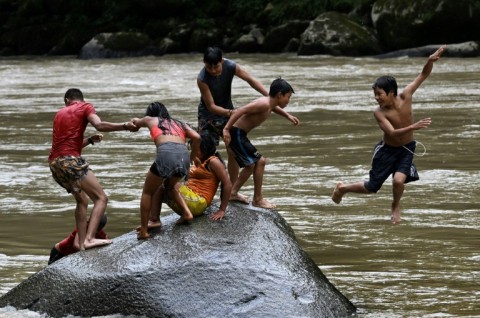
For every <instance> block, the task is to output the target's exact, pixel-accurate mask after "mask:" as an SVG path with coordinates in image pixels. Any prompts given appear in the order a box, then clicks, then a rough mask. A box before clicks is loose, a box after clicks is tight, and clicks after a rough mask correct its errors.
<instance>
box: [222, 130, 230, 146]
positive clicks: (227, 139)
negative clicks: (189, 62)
mask: <svg viewBox="0 0 480 318" xmlns="http://www.w3.org/2000/svg"><path fill="white" fill-rule="evenodd" d="M231 140H232V137H231V136H230V131H229V130H228V129H223V141H224V142H225V145H227V146H228V145H229V144H230V141H231Z"/></svg>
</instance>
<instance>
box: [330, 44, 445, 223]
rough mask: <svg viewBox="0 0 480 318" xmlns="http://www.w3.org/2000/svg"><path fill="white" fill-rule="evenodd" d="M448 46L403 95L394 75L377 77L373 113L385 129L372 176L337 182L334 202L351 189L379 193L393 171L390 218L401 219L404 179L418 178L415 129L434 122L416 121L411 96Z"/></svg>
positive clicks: (428, 63)
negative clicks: (366, 178)
mask: <svg viewBox="0 0 480 318" xmlns="http://www.w3.org/2000/svg"><path fill="white" fill-rule="evenodd" d="M445 47H446V46H442V47H440V48H439V49H438V50H437V51H436V52H435V53H433V54H432V55H430V56H429V58H428V60H427V62H426V64H425V65H424V67H423V69H422V72H421V73H420V74H419V75H418V76H417V77H416V78H415V79H414V80H413V81H412V82H411V83H410V84H408V85H407V86H406V87H405V88H404V90H403V92H402V93H400V95H397V82H396V80H395V78H393V77H391V76H382V77H379V78H378V79H377V80H376V81H375V83H374V84H373V86H372V88H373V93H374V94H375V100H376V101H377V103H378V107H377V108H376V109H375V111H374V116H375V119H376V120H377V123H378V125H379V127H380V129H381V130H382V131H383V140H381V141H380V142H379V143H378V144H377V145H376V146H375V150H374V154H373V159H372V169H371V170H370V179H369V180H368V181H366V182H363V181H361V182H357V183H351V184H344V183H342V182H339V183H337V185H336V187H335V189H334V191H333V194H332V200H333V202H335V203H337V204H338V203H340V201H341V200H342V197H343V196H344V195H345V194H346V193H349V192H354V193H367V194H368V193H376V192H377V191H378V190H380V187H381V186H382V184H383V183H384V182H385V180H386V179H387V178H388V176H389V175H391V174H393V177H392V182H393V201H392V210H391V221H392V223H393V224H398V223H400V199H401V197H402V195H403V191H404V188H405V183H408V182H411V181H416V180H418V174H417V171H416V168H415V165H414V164H413V156H414V153H415V146H416V141H415V139H414V137H413V131H414V130H418V129H422V128H426V127H428V126H429V125H430V124H431V122H432V120H431V119H430V118H424V119H421V120H419V121H418V122H416V123H414V121H413V110H412V96H413V93H415V91H416V90H417V89H418V87H419V86H420V85H421V84H422V83H423V81H424V80H425V79H426V78H427V77H428V76H429V75H430V73H431V72H432V68H433V63H434V62H435V61H437V60H438V59H439V58H440V56H441V55H442V53H443V51H444V50H445Z"/></svg>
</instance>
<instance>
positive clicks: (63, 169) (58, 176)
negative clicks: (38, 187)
mask: <svg viewBox="0 0 480 318" xmlns="http://www.w3.org/2000/svg"><path fill="white" fill-rule="evenodd" d="M49 166H50V171H51V172H52V176H53V179H55V181H57V183H58V184H59V185H61V186H62V187H63V188H65V189H66V190H67V192H68V193H79V192H81V191H82V189H81V186H80V182H81V181H82V179H83V178H84V177H85V176H86V175H87V173H88V170H90V168H88V166H89V164H88V162H87V161H86V160H85V159H83V158H82V157H73V156H61V157H57V158H55V159H53V160H52V161H50V162H49Z"/></svg>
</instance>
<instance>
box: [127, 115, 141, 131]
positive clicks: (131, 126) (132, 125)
mask: <svg viewBox="0 0 480 318" xmlns="http://www.w3.org/2000/svg"><path fill="white" fill-rule="evenodd" d="M134 119H138V118H133V119H131V120H130V121H129V122H126V123H125V124H123V125H124V127H125V128H126V130H128V131H130V132H136V131H138V130H139V129H140V127H138V126H137V125H135V122H134Z"/></svg>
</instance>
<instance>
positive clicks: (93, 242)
mask: <svg viewBox="0 0 480 318" xmlns="http://www.w3.org/2000/svg"><path fill="white" fill-rule="evenodd" d="M108 244H112V240H108V239H107V240H101V239H95V238H94V239H91V240H90V241H87V240H85V249H89V248H92V247H97V246H103V245H108Z"/></svg>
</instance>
